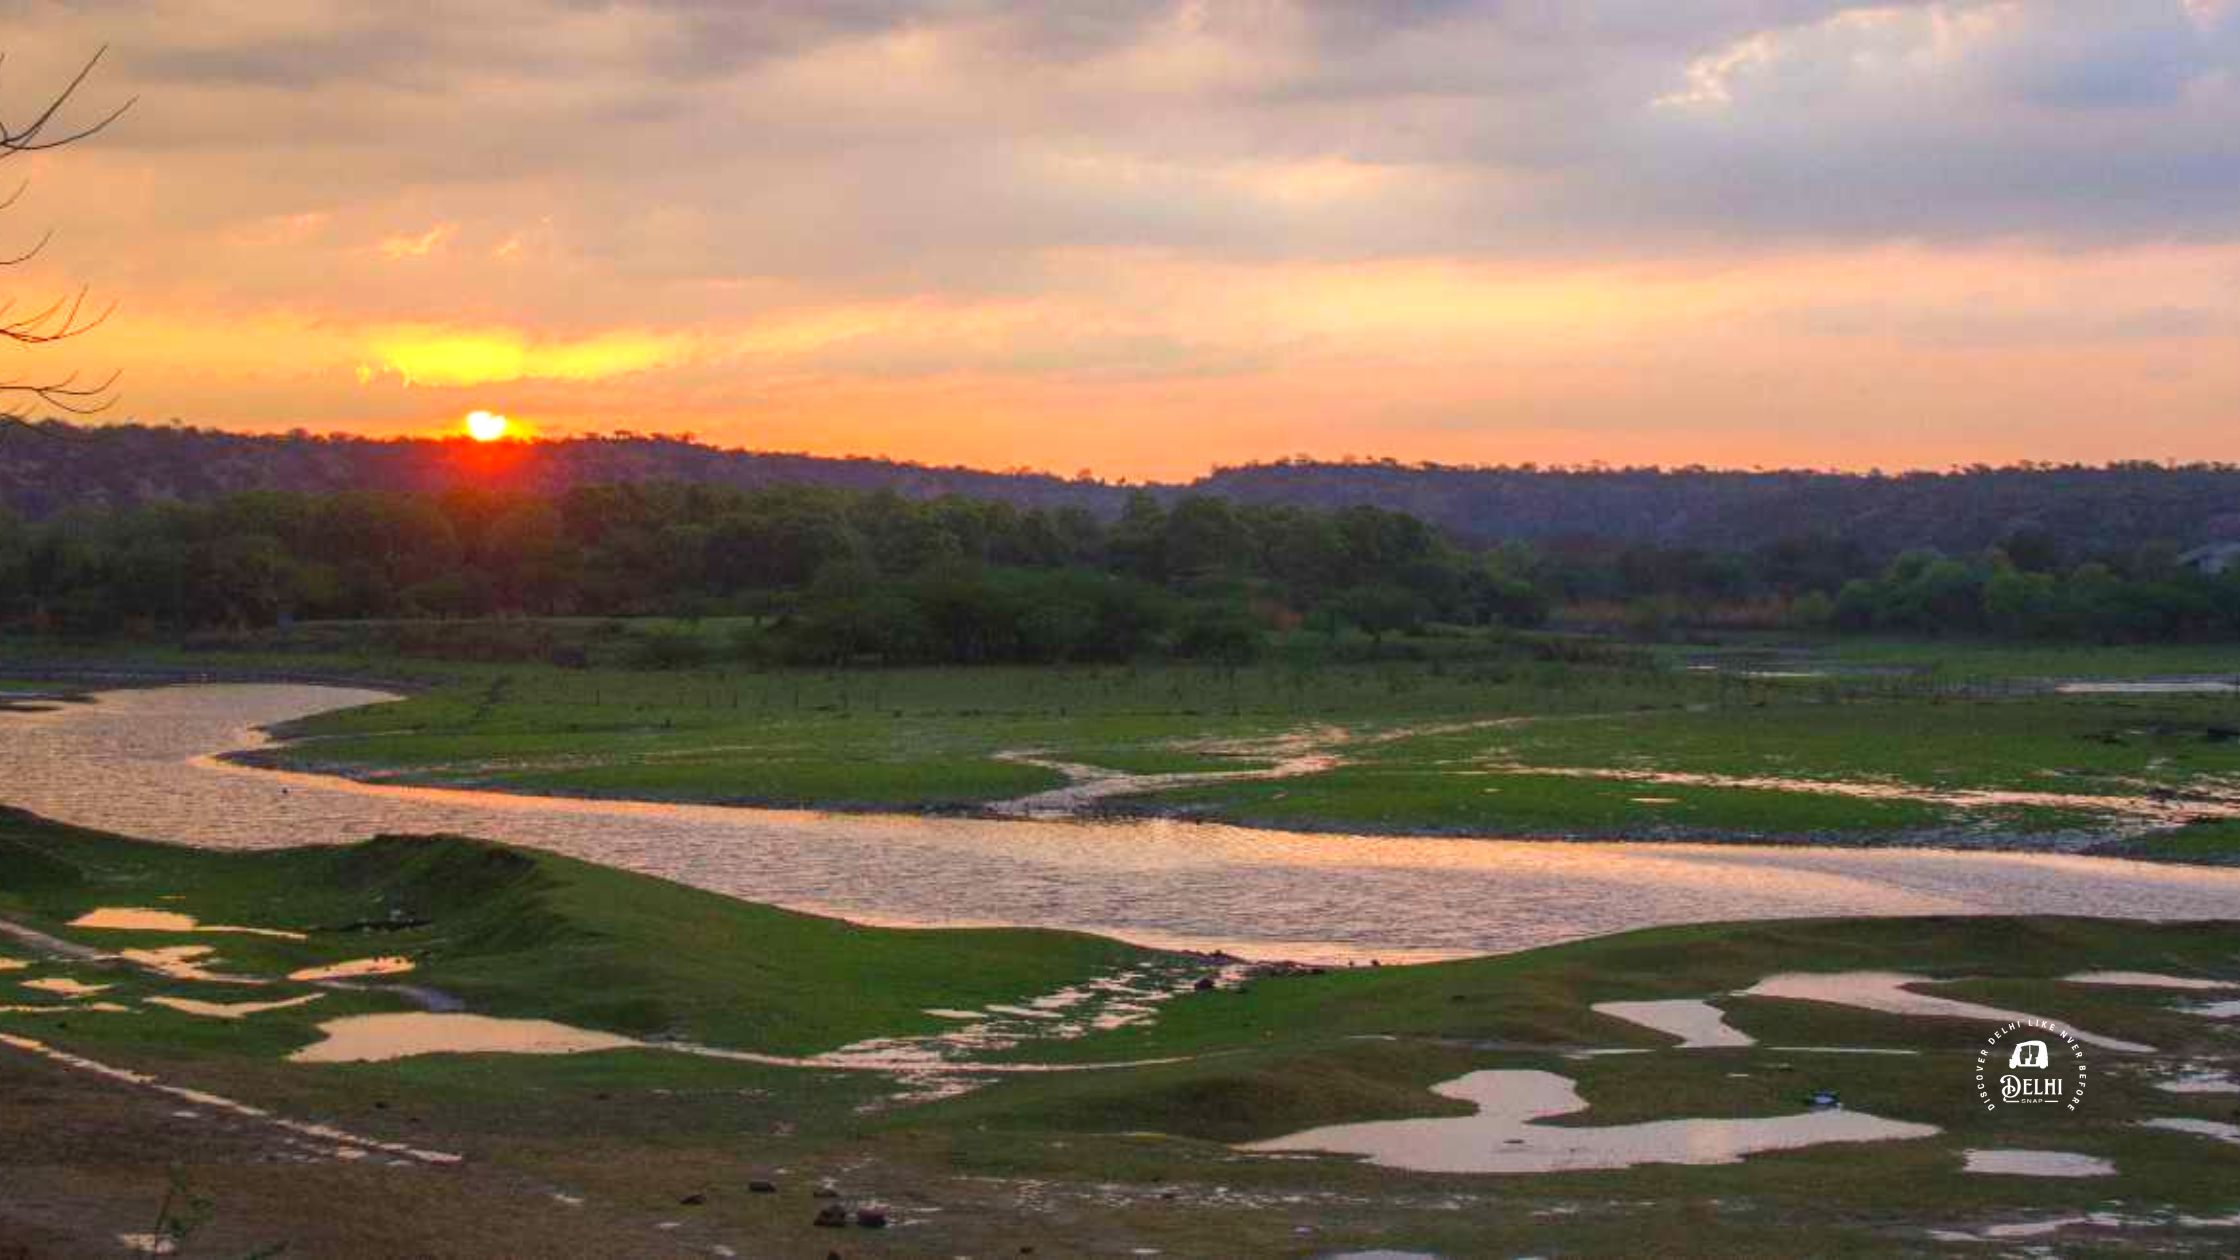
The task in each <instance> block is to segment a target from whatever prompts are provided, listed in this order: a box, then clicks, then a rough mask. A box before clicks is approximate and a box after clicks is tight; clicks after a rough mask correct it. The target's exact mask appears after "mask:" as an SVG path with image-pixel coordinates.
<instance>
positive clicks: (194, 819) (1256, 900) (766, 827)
mask: <svg viewBox="0 0 2240 1260" xmlns="http://www.w3.org/2000/svg"><path fill="white" fill-rule="evenodd" d="M382 698H383V697H382V696H381V695H380V694H379V693H376V692H369V691H357V690H350V689H345V688H331V687H304V686H286V685H223V686H194V687H170V688H161V689H155V690H145V691H127V692H112V693H106V694H104V695H102V696H101V697H99V700H98V703H95V704H91V705H82V706H71V707H68V708H65V709H60V710H56V711H54V712H48V713H35V714H21V713H19V714H7V715H0V801H4V802H5V803H7V804H11V805H17V806H21V807H23V808H25V809H29V810H32V811H34V812H37V813H40V814H43V815H46V816H48V817H51V818H56V819H59V820H62V821H65V822H71V823H76V824H79V825H83V826H89V827H99V828H104V829H107V830H112V831H119V832H123V833H125V834H128V835H137V836H145V837H150V838H154V839H166V840H176V841H183V842H187V843H192V844H200V845H208V846H212V847H219V848H236V849H239V848H273V847H280V846H286V845H298V844H307V843H324V842H336V841H345V840H354V839H361V838H364V837H367V836H372V835H377V834H381V833H384V832H389V833H395V832H422V833H425V832H450V833H456V834H461V835H472V836H482V837H487V838H490V839H497V840H506V841H511V842H514V843H519V844H528V845H535V846H538V847H541V848H546V849H550V850H552V851H555V852H559V853H565V854H568V855H570V856H574V857H579V858H584V859H587V860H590V861H596V862H602V863H606V864H608V865H612V866H618V867H622V868H625V869H629V870H635V871H642V872H645V873H647V874H653V875H659V876H663V877H666V878H670V879H675V880H679V881H681V882H684V883H687V884H693V885H696V886H699V887H702V888H707V889H711V890H713V891H716V892H721V893H727V894H730V895H733V896H738V897H744V898H748V899H751V900H755V901H764V902H772V903H776V904H779V905H785V906H791V907H794V908H797V909H805V910H811V911H820V912H825V913H834V914H842V915H846V916H848V917H851V918H855V919H859V920H863V921H868V922H879V923H892V924H911V925H936V924H939V925H963V924H977V925H989V924H1016V925H1025V926H1037V927H1055V928H1074V929H1081V930H1085V931H1095V932H1104V933H1109V934H1112V935H1117V936H1122V937H1126V938H1128V939H1131V940H1136V941H1141V942H1144V943H1147V944H1155V945H1177V946H1188V947H1193V948H1223V947H1226V948H1230V949H1233V950H1235V951H1237V952H1240V953H1244V954H1247V955H1251V956H1258V957H1292V958H1300V959H1311V960H1318V961H1346V960H1359V959H1367V958H1371V957H1375V958H1382V959H1384V960H1386V961H1395V960H1402V959H1416V958H1429V957H1439V956H1453V955H1458V954H1471V953H1485V952H1493V951H1500V950H1511V949H1519V948H1524V947H1528V946H1533V945H1542V944H1548V943H1552V942H1555V941H1560V940H1567V939H1573V938H1577V937H1581V936H1587V935H1593V934H1597V933H1603V932H1612V931H1619V930H1623V929H1627V928H1634V927H1643V926H1648V925H1652V924H1666V923H1685V922H1701V921H1707V920H1720V919H1753V918H1791V917H1800V916H1820V915H1902V914H1971V913H2054V914H2092V915H2120V916H2131V917H2140V918H2223V917H2232V916H2233V915H2235V914H2236V913H2240V871H2233V870H2210V869H2202V868H2194V867H2179V866H2165V865H2155V864H2149V863H2136V862H2121V861H2113V860H2109V859H2102V858H2079V857H2068V856H2059V855H2036V854H2012V853H1955V852H1937V851H1922V850H1849V849H1836V848H1769V847H1762V846H1722V845H1651V844H1557V843H1538V842H1512V841H1492V840H1455V839H1417V838H1408V837H1367V836H1333V835H1300V834H1293V833H1288V832H1275V831H1258V830H1252V829H1248V828H1238V827H1220V826H1209V825H1204V824H1196V823H1180V822H1170V821H1158V820H1154V821H1125V822H1032V821H1002V822H993V821H987V820H978V819H954V818H918V817H909V816H893V815H825V814H815V813H806V812H795V811H776V810H746V809H731V808H724V807H717V806H678V805H660V804H649V803H636V802H602V801H583V800H571V799H558V798H542V797H527V796H512V795H506V794H502V793H493V792H477V791H461V790H452V789H430V788H415V787H406V786H398V785H388V784H357V783H349V782H345V781H341V780H336V779H331V778H327V777H324V776H317V775H302V774H276V773H273V772H270V771H261V770H248V769H243V768H239V767H234V766H229V765H225V764H223V763H219V762H216V761H213V760H211V755H212V754H215V753H218V752H222V751H226V750H230V749H236V748H242V747H248V746H254V745H255V744H256V743H257V742H259V738H260V737H258V736H256V735H255V733H254V728H255V727H258V726H263V725H266V724H270V723H275V722H281V721H285V720H288V719H290V718H295V717H301V716H304V715H306V714H309V713H314V712H319V711H322V710H326V709H331V708H336V707H340V706H346V705H356V704H366V703H372V702H374V701H377V700H380V699H382Z"/></svg>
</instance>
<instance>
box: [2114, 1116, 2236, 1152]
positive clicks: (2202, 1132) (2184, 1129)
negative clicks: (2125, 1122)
mask: <svg viewBox="0 0 2240 1260" xmlns="http://www.w3.org/2000/svg"><path fill="white" fill-rule="evenodd" d="M2139 1123H2140V1124H2141V1125H2143V1126H2145V1127H2146V1128H2149V1129H2164V1130H2167V1131H2169V1132H2171V1133H2191V1134H2193V1135H2194V1136H2195V1137H2205V1138H2209V1139H2212V1140H2214V1141H2218V1142H2225V1143H2228V1144H2230V1145H2233V1146H2240V1124H2226V1123H2225V1122H2223V1121H2222V1120H2195V1119H2193V1118H2191V1117H2180V1116H2167V1117H2162V1118H2158V1119H2154V1120H2141V1121H2140V1122H2139Z"/></svg>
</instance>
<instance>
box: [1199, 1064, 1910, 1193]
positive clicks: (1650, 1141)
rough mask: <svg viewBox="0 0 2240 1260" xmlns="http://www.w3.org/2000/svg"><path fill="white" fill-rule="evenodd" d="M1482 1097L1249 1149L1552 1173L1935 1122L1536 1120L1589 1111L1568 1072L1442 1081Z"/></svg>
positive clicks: (1854, 1138) (1880, 1135)
mask: <svg viewBox="0 0 2240 1260" xmlns="http://www.w3.org/2000/svg"><path fill="white" fill-rule="evenodd" d="M1433 1092H1434V1093H1437V1094H1439V1095H1440V1096H1442V1097H1446V1098H1458V1099H1461V1100H1463V1101H1465V1102H1472V1103H1476V1104H1477V1105H1478V1114H1477V1115H1475V1116H1468V1117H1461V1118H1440V1119H1431V1120H1380V1121H1373V1122H1370V1123H1367V1124H1340V1125H1331V1126H1329V1127H1326V1128H1320V1129H1309V1130H1307V1131H1306V1132H1304V1133H1295V1134H1293V1135H1291V1136H1289V1137H1283V1138H1277V1139H1275V1140H1273V1141H1267V1142H1254V1143H1250V1144H1248V1145H1245V1146H1243V1147H1241V1148H1240V1149H1242V1150H1247V1151H1254V1152H1286V1151H1323V1152H1329V1153H1332V1154H1339V1155H1363V1156H1367V1157H1368V1158H1369V1160H1370V1161H1371V1162H1372V1163H1376V1164H1381V1165H1384V1166H1386V1167H1390V1168H1405V1169H1409V1170H1411V1171H1414V1172H1446V1173H1544V1172H1562V1171H1580V1170H1591V1169H1616V1168H1632V1167H1635V1166H1637V1165H1640V1164H1732V1163H1736V1162H1739V1161H1740V1160H1741V1159H1743V1158H1744V1157H1745V1156H1748V1155H1753V1154H1757V1153H1759V1152H1763V1151H1779V1150H1796V1149H1799V1148H1802V1147H1808V1146H1819V1145H1823V1144H1826V1143H1831V1142H1880V1141H1898V1140H1905V1139H1911V1138H1924V1137H1930V1136H1933V1135H1935V1134H1936V1133H1937V1132H1938V1131H1939V1130H1938V1129H1937V1128H1936V1127H1935V1126H1933V1125H1926V1124H1913V1123H1910V1122H1907V1121H1902V1120H1885V1119H1883V1118H1881V1117H1879V1116H1871V1115H1868V1114H1866V1113H1864V1112H1858V1111H1845V1110H1842V1109H1840V1108H1833V1109H1829V1110H1823V1111H1809V1112H1802V1113H1798V1114H1794V1115H1785V1116H1765V1117H1751V1118H1742V1119H1686V1120H1654V1121H1650V1122H1647V1123H1644V1124H1621V1125H1611V1126H1608V1127H1605V1128H1585V1127H1571V1126H1558V1125H1544V1124H1534V1123H1532V1121H1534V1120H1538V1119H1542V1118H1545V1117H1548V1116H1562V1115H1572V1114H1575V1113H1577V1112H1581V1111H1585V1110H1586V1109H1587V1103H1586V1100H1585V1099H1583V1098H1581V1097H1580V1096H1579V1093H1578V1090H1577V1088H1576V1086H1575V1084H1574V1082H1573V1081H1572V1080H1571V1078H1569V1077H1565V1076H1558V1075H1556V1074H1554V1073H1552V1072H1536V1071H1508V1070H1504V1071H1489V1072H1472V1073H1470V1074H1469V1075H1468V1076H1464V1077H1462V1078H1460V1079H1458V1080H1452V1081H1448V1082H1446V1083H1444V1084H1441V1085H1438V1086H1435V1087H1433Z"/></svg>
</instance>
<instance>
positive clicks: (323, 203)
mask: <svg viewBox="0 0 2240 1260" xmlns="http://www.w3.org/2000/svg"><path fill="white" fill-rule="evenodd" d="M0 4H5V7H6V9H7V11H8V15H9V17H10V18H12V19H15V20H12V21H11V22H10V24H9V29H10V30H11V39H12V40H15V42H12V43H11V45H10V47H9V48H8V52H9V57H8V62H7V65H8V69H9V72H10V74H9V78H8V80H6V81H0V105H4V110H0V116H4V117H5V118H7V119H8V120H9V121H15V120H17V119H19V118H21V117H22V116H23V114H24V112H25V110H26V108H27V107H29V106H30V105H31V104H32V103H33V101H34V100H35V99H36V98H37V97H38V96H39V94H40V92H41V91H42V90H43V89H45V88H48V87H49V86H51V85H52V84H53V83H54V82H55V81H56V80H58V79H59V78H62V77H66V76H67V73H68V71H69V70H70V69H71V68H74V64H75V62H76V61H77V60H80V59H82V58H83V57H84V56H85V55H86V54H87V53H88V51H90V50H91V49H92V48H94V47H98V46H100V45H101V44H103V43H107V44H108V45H110V46H111V49H112V51H111V53H110V55H109V60H108V61H107V62H106V63H105V64H104V66H103V68H102V70H101V73H100V74H98V75H97V76H96V78H95V80H94V83H93V86H92V88H91V89H89V95H88V97H87V100H86V102H85V109H86V111H87V112H89V113H92V112H97V111H98V110H99V109H100V108H101V107H102V106H103V105H105V104H107V103H110V102H113V101H115V100H119V99H122V98H124V97H127V96H134V95H137V96H138V97H139V103H138V104H137V105H136V106H135V107H134V109H133V111H132V112H131V113H130V114H128V115H127V117H126V119H125V121H124V122H123V123H122V124H120V125H119V127H117V128H116V129H115V130H113V131H112V132H110V133H108V134H105V135H103V136H100V137H98V138H96V139H95V140H93V141H91V142H89V143H87V144H85V145H81V146H76V147H73V148H69V149H65V150H61V151H58V152H55V153H51V154H44V155H38V156H36V157H31V158H18V159H15V160H14V165H16V166H17V168H18V170H17V173H18V174H22V175H27V176H29V177H30V179H31V181H32V183H31V190H30V192H29V193H28V194H27V195H26V196H25V197H24V198H23V199H22V201H21V202H19V203H18V204H17V205H16V206H14V207H13V208H11V209H9V210H8V211H7V212H6V213H5V216H4V217H0V229H5V230H4V231H0V236H6V237H8V238H11V239H18V240H23V241H25V242H26V243H28V242H29V241H35V240H36V239H37V237H38V234H39V233H40V232H41V231H43V230H44V229H45V228H46V227H48V226H52V227H54V228H55V229H56V230H57V234H56V239H55V241H54V243H53V244H52V245H51V246H50V247H49V248H48V249H47V251H46V252H45V253H43V254H42V255H41V256H40V257H39V258H38V259H37V260H35V261H34V262H33V263H31V264H28V265H25V266H22V267H17V268H14V269H12V271H10V272H9V273H7V274H8V280H7V284H8V286H9V288H8V292H9V293H10V294H11V295H16V296H18V299H19V301H22V302H29V301H31V300H33V299H34V298H36V297H38V296H40V295H42V294H47V293H51V292H55V291H62V290H66V289H67V288H69V287H72V286H74V285H75V284H77V283H79V282H85V283H89V284H91V285H92V286H93V288H94V290H95V292H96V293H97V294H99V295H100V296H102V297H104V298H114V299H116V300H117V302H118V303H119V311H118V314H117V316H116V317H115V319H114V320H113V321H112V322H111V323H110V324H109V325H108V326H107V327H105V328H103V329H102V330H100V331H99V332H98V333H97V334H96V335H95V336H94V337H92V338H89V339H87V340H84V341H81V342H78V343H74V344H72V345H70V346H67V347H56V348H48V349H46V350H43V351H41V352H39V357H38V359H37V360H31V359H28V358H26V357H25V356H24V355H23V354H22V353H21V352H11V354H12V359H13V361H12V362H11V363H9V364H6V365H0V372H8V373H14V374H16V375H19V376H31V375H37V374H39V373H41V372H49V371H51V370H52V367H51V366H50V365H53V366H63V367H84V368H86V369H87V370H91V371H100V372H106V371H107V370H108V369H110V368H119V369H122V370H123V371H124V373H125V380H124V391H125V392H124V399H123V402H122V403H121V404H120V406H119V407H118V408H117V409H116V410H115V411H114V412H113V413H112V415H113V416H114V417H115V418H135V419H146V420H163V419H169V418H172V417H179V418H183V419H186V420H189V421H191V422H195V423H202V424H211V425H217V426H223V427H231V428H243V429H289V428H295V427H304V428H310V429H314V430H334V429H343V430H351V431H357V432H366V433H381V434H389V433H419V432H429V431H434V430H437V429H440V428H445V427H455V426H456V425H457V423H458V421H459V418H460V417H461V416H463V415H464V414H465V413H466V412H468V411H470V410H474V409H478V408H487V409H491V410H497V411H504V412H506V413H508V414H510V415H512V416H514V417H516V418H517V419H518V420H523V421H526V422H527V423H528V424H530V425H531V426H533V427H534V428H535V429H536V430H537V431H540V432H545V433H552V434H563V433H573V432H596V431H607V430H614V429H636V430H640V431H662V432H674V431H691V432H695V433H697V434H698V435H699V436H701V437H702V438H704V439H706V440H710V441H714V442H718V443H722V444H727V445H740V446H747V447H753V448H762V449H786V450H808V451H816V452H823V453H876V454H891V455H896V456H901V457H905V458H915V459H922V460H929V461H935V462H961V463H968V464H975V465H983V466H991V467H1013V466H1031V467H1039V468H1046V469H1051V470H1054V471H1058V472H1063V473H1071V472H1073V471H1075V470H1076V469H1080V468H1089V469H1092V470H1094V471H1096V472H1098V473H1100V474H1104V475H1107V476H1127V477H1136V478H1146V477H1178V476H1187V475H1191V474H1195V473H1198V472H1202V471H1203V470H1205V469H1206V468H1207V467H1209V466H1210V465H1213V464H1216V463H1224V462H1241V461H1245V460H1250V459H1264V458H1273V457H1279V456H1285V455H1291V454H1313V455H1323V456H1338V455H1346V454H1362V455H1392V456H1396V457H1399V458H1402V459H1409V460H1413V459H1438V460H1447V461H1478V462H1515V461H1526V460H1534V461H1542V462H1585V461H1591V460H1607V461H1610V462H1614V463H1642V462H1662V463H1671V464H1686V463H1705V464H1714V465H1739V466H1750V465H1759V464H1762V465H1768V466H1773V465H1801V464H1809V465H1822V466H1843V467H1857V468H1863V467H1877V466H1879V467H1884V468H1898V467H1908V466H1942V465H1946V464H1951V463H1957V462H1971V461H1977V460H1982V461H1992V462H2001V461H2010V460H2019V459H2063V460H2067V459H2078V460H2090V461H2100V460H2110V459H2125V458H2155V459H2165V458H2174V459H2216V458H2223V459H2230V458H2235V457H2240V447H2236V444H2235V442H2234V440H2233V437H2232V435H2233V434H2234V433H2235V432H2240V424H2236V422H2240V13H2236V12H2235V8H2236V7H2240V6H2234V5H2232V4H2229V3H2223V2H2221V0H2169V2H2168V3H2149V2H2146V0H2142V3H2140V4H2137V5H2123V6H2111V5H2106V4H2088V3H2083V2H2082V0H2075V2H2070V0H2045V2H2043V3H2029V2H2024V3H2016V2H2012V0H2009V2H2001V3H1990V2H1985V3H1958V2H1955V3H1911V4H1887V5H1876V6H1858V5H1843V4H1833V3H1814V2H1812V0H1794V2H1789V3H1783V4H1778V5H1771V6H1769V5H1765V4H1760V3H1746V2H1744V0H1732V2H1728V0H1705V3H1702V4H1696V5H1688V6H1674V7H1672V8H1669V9H1668V8H1663V7H1660V6H1647V7H1645V6H1641V5H1638V4H1631V3H1622V2H1620V0H1582V2H1581V3H1577V4H1567V5H1562V6H1554V5H1545V6H1543V5H1518V4H1513V3H1510V4H1503V3H1492V2H1490V0H1489V2H1487V3H1482V4H1472V3H1467V2H1464V0H1422V2H1421V3H1408V2H1406V0H1394V2H1393V3H1389V4H1380V5H1363V4H1339V3H1335V2H1332V3H1321V2H1319V0H1296V2H1292V3H1276V2H1269V3H1258V2H1256V3H1251V4H1234V5H1212V4H1189V3H1179V4H1178V3H1142V4H1128V3H1115V4H1112V5H1108V6H1091V7H1090V8H1089V9H1088V10H1086V11H1083V12H1081V13H1074V12H1072V11H1070V10H1068V11H1065V12H1062V13H1061V12H1060V11H1059V10H1056V9H1053V8H1051V7H1049V6H1023V5H1022V6H1009V7H1006V6H1002V5H984V6H954V5H944V4H935V3H926V4H923V5H915V4H909V3H897V4H895V5H891V6H875V7H874V8H875V11H872V12H866V13H853V12H850V13H843V14H839V15H834V14H833V13H830V12H827V11H826V10H823V9H811V8H799V9H796V10H793V11H791V12H790V13H789V14H775V15H774V14H772V13H768V12H762V11H759V10H757V11H748V10H746V9H744V8H742V7H740V6H729V5H709V4H703V3H697V2H695V0H641V2H638V3H628V4H616V5H608V6H602V7H598V8H584V7H581V6H573V5H567V4H562V3H559V0H492V2H491V3H487V4H479V5H475V6H458V7H456V8H455V9H453V10H451V11H449V12H447V13H446V14H445V20H442V21H435V22H430V21H425V20H421V19H419V18H408V17H405V16H391V15H387V14H384V13H382V12H373V11H368V7H367V6H355V5H347V4H342V3H339V2H338V0H337V2H334V3H325V2H321V3H310V4H304V5H292V6H287V8H286V10H285V11H281V12H276V11H275V9H274V6H268V5H262V4H257V3H251V2H250V0H174V2H172V3H166V4H161V5H153V6H132V7H130V8H119V9H111V8H108V7H100V8H94V9H90V10H89V9H84V8H79V7H75V6H69V7H65V6H58V5H50V4H20V3H14V2H13V0H0ZM1677 10H1685V12H1679V11H1677ZM1776 18H1778V19H1779V20H1775V19H1776ZM33 19H35V20H33ZM16 31H24V32H28V34H27V35H25V36H24V37H23V38H21V39H20V40H18V39H16V37H15V35H14V34H13V32H16ZM5 244H6V241H5V240H0V246H4V245H5Z"/></svg>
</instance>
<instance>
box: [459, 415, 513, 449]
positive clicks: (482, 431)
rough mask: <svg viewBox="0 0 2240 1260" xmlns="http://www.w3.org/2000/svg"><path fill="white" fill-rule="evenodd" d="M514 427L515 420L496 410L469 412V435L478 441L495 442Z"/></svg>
mask: <svg viewBox="0 0 2240 1260" xmlns="http://www.w3.org/2000/svg"><path fill="white" fill-rule="evenodd" d="M512 428H513V422H512V421H511V420H508V419H506V418H505V417H504V416H501V415H499V414H498V413H497V412H495V411H473V412H469V413H467V436H468V437H471V438H473V439H474V440H475V441H477V442H495V441H497V440H498V439H499V438H502V437H504V436H505V435H506V433H507V432H508V431H509V430H510V429H512Z"/></svg>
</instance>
